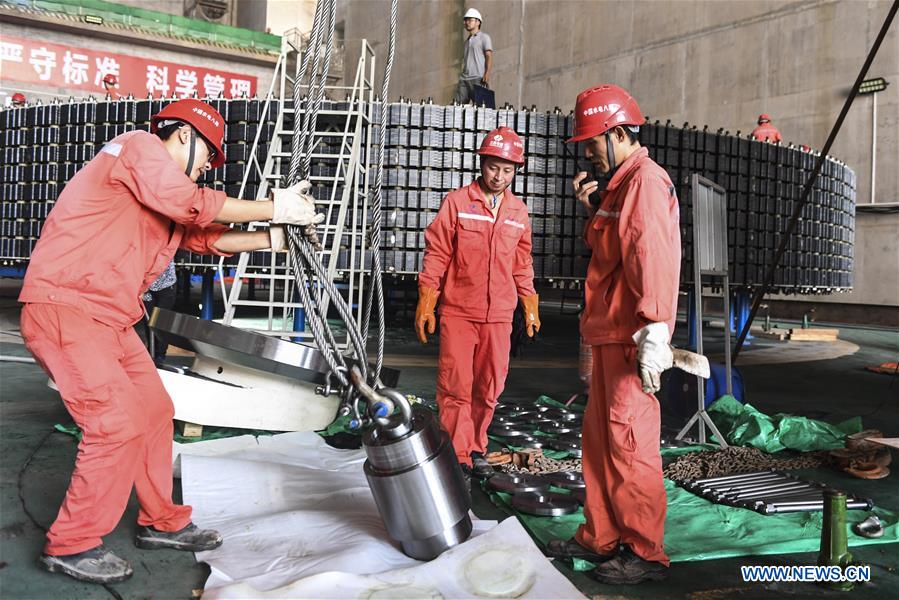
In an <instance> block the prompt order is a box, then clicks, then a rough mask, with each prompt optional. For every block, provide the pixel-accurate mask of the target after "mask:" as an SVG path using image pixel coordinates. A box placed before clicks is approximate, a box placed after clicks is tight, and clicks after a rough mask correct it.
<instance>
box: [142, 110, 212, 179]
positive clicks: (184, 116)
mask: <svg viewBox="0 0 899 600" xmlns="http://www.w3.org/2000/svg"><path fill="white" fill-rule="evenodd" d="M161 121H181V122H183V123H187V124H188V125H191V126H192V127H193V128H194V129H196V130H197V133H199V134H200V136H201V137H202V138H203V139H204V140H206V142H207V143H209V144H211V145H212V146H213V147H215V157H214V158H213V160H212V163H211V164H212V167H213V168H217V167H220V166H222V165H223V164H225V151H224V149H223V148H222V143H223V142H224V139H225V119H223V118H222V115H220V114H219V112H218V111H217V110H215V109H214V108H212V107H211V106H209V105H208V104H206V103H205V102H200V101H199V100H195V99H193V98H185V99H184V100H178V101H177V102H172V103H171V104H169V105H168V106H166V107H165V108H163V109H162V110H161V111H159V112H158V113H156V114H155V115H153V118H152V119H151V121H150V131H151V132H152V133H156V130H157V128H158V126H159V123H160V122H161Z"/></svg>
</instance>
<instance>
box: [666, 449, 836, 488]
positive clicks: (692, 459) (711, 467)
mask: <svg viewBox="0 0 899 600" xmlns="http://www.w3.org/2000/svg"><path fill="white" fill-rule="evenodd" d="M827 462H828V458H827V452H806V453H803V454H801V455H799V456H797V457H795V458H785V459H778V458H774V457H773V456H771V455H770V454H766V453H765V452H762V451H761V450H758V449H756V448H745V447H742V446H730V447H729V448H724V449H721V450H716V451H711V452H693V453H691V454H686V455H684V456H681V457H680V458H678V459H677V460H675V461H674V462H672V463H671V464H669V465H668V466H667V467H665V468H664V470H663V471H662V473H663V474H664V476H665V477H667V478H668V479H673V480H674V481H687V480H691V479H699V478H702V477H720V476H723V475H731V474H738V473H750V472H753V471H765V470H777V471H788V470H793V469H814V468H817V467H820V466H821V465H823V464H827Z"/></svg>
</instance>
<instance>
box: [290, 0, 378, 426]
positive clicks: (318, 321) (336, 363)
mask: <svg viewBox="0 0 899 600" xmlns="http://www.w3.org/2000/svg"><path fill="white" fill-rule="evenodd" d="M325 7H327V8H325ZM317 8H321V11H320V12H319V11H316V21H315V23H314V27H313V33H312V34H311V36H310V37H311V38H312V42H311V44H310V49H308V52H307V55H306V57H305V60H304V61H303V63H302V65H301V76H298V78H297V80H296V82H295V84H296V85H295V94H297V95H298V90H299V86H300V85H301V83H302V81H303V79H304V76H305V72H306V71H307V70H308V66H309V64H312V63H311V61H312V60H313V59H312V56H313V55H315V56H316V60H315V62H314V67H313V71H312V74H311V76H310V83H309V87H308V90H309V96H308V99H307V101H306V110H304V118H303V120H302V131H300V132H298V131H297V128H296V126H297V122H296V121H295V124H294V125H295V128H294V140H293V142H294V143H293V147H292V156H291V172H290V174H289V175H290V181H291V182H292V183H295V182H296V181H299V180H300V179H302V178H305V177H307V176H308V174H309V172H308V169H309V164H310V162H311V150H312V146H313V145H314V136H313V132H314V130H315V127H316V123H317V118H318V112H319V109H320V107H321V104H322V102H323V99H324V88H325V83H326V81H327V75H328V70H329V68H330V61H331V56H332V53H333V38H334V26H335V17H336V4H335V3H334V0H330V2H327V3H326V2H321V3H319V5H318V7H317ZM326 10H327V13H328V18H329V30H328V46H327V47H326V48H325V56H324V60H323V65H322V70H321V73H320V74H319V70H318V60H317V56H318V55H319V54H320V42H321V32H322V28H323V22H324V19H325V17H324V15H325V12H326ZM296 97H297V96H296V95H295V98H296ZM310 101H311V102H312V103H313V105H312V108H311V110H310V109H309V104H310ZM298 133H299V139H298V138H297V135H298ZM304 151H305V156H303V154H304ZM287 231H288V246H289V251H290V255H291V259H292V260H293V262H294V264H295V273H294V275H295V278H296V283H297V288H298V291H299V294H300V296H301V302H302V303H303V306H304V307H305V308H306V314H307V315H308V316H309V325H310V329H311V330H312V334H313V338H314V339H315V342H316V344H318V346H319V349H320V350H321V351H322V353H323V354H324V355H325V359H326V362H327V363H328V366H329V367H330V368H331V371H332V374H333V375H334V376H335V377H337V379H338V381H339V383H340V384H341V385H342V386H343V387H344V388H345V387H346V386H347V385H348V380H347V378H346V373H347V370H346V362H345V360H344V357H343V355H342V354H341V353H340V351H339V349H338V346H337V343H336V340H335V338H334V335H333V332H332V331H331V329H330V328H329V327H328V324H327V318H326V315H323V314H321V313H320V312H319V309H320V307H321V306H322V304H323V303H322V293H323V292H324V293H325V294H327V295H328V296H329V298H330V300H331V301H332V303H333V305H334V306H335V308H336V309H337V312H338V314H339V315H340V317H341V320H342V321H343V322H344V325H345V326H346V329H347V334H348V337H349V338H350V342H351V344H352V345H353V350H354V352H355V354H356V356H357V358H358V360H359V369H360V371H361V372H362V373H363V376H364V377H366V378H367V376H368V373H367V371H368V369H367V367H368V365H367V360H366V352H365V345H364V342H363V341H362V338H361V335H360V334H359V331H358V329H357V328H356V326H355V324H354V323H353V320H352V315H351V311H350V309H349V306H348V305H347V303H346V301H344V299H343V297H342V296H341V295H340V292H339V290H338V289H337V287H336V286H335V285H334V282H332V281H331V280H330V279H329V278H328V275H327V272H326V270H325V268H324V265H322V263H321V261H320V260H319V258H318V257H317V256H316V254H315V249H314V248H313V246H312V244H311V243H310V242H309V240H308V239H306V238H305V237H304V236H303V235H301V234H300V228H299V227H294V226H288V227H287ZM316 280H317V283H316V285H315V286H314V294H315V300H316V301H317V302H313V301H312V292H310V290H309V288H308V287H307V285H306V282H307V281H311V282H316ZM356 416H357V417H358V416H359V415H358V412H357V415H356Z"/></svg>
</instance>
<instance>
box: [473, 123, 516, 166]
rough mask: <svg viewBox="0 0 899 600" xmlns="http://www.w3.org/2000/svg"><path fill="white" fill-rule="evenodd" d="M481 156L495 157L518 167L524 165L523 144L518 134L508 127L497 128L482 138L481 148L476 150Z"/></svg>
mask: <svg viewBox="0 0 899 600" xmlns="http://www.w3.org/2000/svg"><path fill="white" fill-rule="evenodd" d="M478 154H480V155H481V156H495V157H496V158H501V159H503V160H508V161H509V162H513V163H515V164H518V165H523V164H524V142H522V141H521V138H520V137H518V134H517V133H515V131H514V130H513V129H511V128H509V127H505V126H503V127H497V128H496V129H494V130H493V131H491V132H490V133H488V134H487V135H486V136H485V137H484V141H483V142H481V148H480V150H478Z"/></svg>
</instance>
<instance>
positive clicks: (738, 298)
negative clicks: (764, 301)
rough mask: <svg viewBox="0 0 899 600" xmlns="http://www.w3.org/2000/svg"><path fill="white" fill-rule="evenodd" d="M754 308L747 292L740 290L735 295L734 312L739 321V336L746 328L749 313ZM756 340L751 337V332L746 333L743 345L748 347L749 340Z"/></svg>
mask: <svg viewBox="0 0 899 600" xmlns="http://www.w3.org/2000/svg"><path fill="white" fill-rule="evenodd" d="M751 307H752V298H751V297H750V296H749V292H748V291H746V290H740V291H739V292H737V293H736V294H734V312H735V313H736V320H737V330H736V332H737V334H739V333H740V332H741V331H743V328H744V327H745V326H746V322H747V321H748V320H749V311H750V308H751ZM751 339H754V338H753V336H751V335H749V332H748V331H747V332H746V339H745V340H744V341H743V344H744V345H746V346H748V345H749V340H751Z"/></svg>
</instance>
